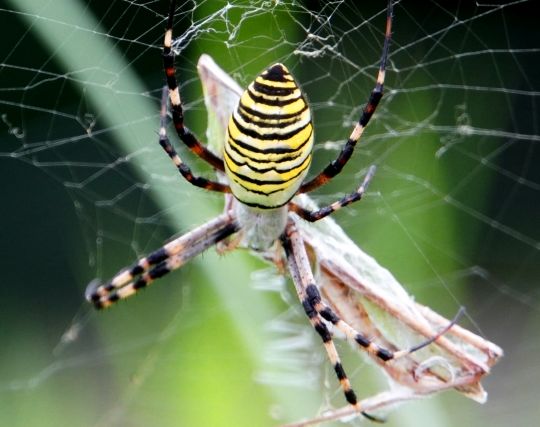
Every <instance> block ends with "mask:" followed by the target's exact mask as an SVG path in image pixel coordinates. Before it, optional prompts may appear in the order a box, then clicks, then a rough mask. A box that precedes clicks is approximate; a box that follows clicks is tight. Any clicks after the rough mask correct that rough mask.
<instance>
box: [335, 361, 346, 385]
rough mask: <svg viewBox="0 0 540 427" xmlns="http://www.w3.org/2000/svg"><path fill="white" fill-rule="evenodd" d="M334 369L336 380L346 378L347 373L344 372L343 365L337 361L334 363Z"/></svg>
mask: <svg viewBox="0 0 540 427" xmlns="http://www.w3.org/2000/svg"><path fill="white" fill-rule="evenodd" d="M334 371H336V375H337V377H338V380H340V381H341V380H344V379H345V378H347V374H346V373H345V370H344V369H343V365H342V364H341V363H339V362H337V363H336V364H335V365H334Z"/></svg>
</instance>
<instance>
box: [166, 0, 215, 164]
mask: <svg viewBox="0 0 540 427" xmlns="http://www.w3.org/2000/svg"><path fill="white" fill-rule="evenodd" d="M175 9H176V1H175V0H171V3H170V8H169V17H168V19H167V28H166V30H165V38H164V41H163V68H164V70H165V77H166V79H167V87H168V88H169V97H170V99H171V112H172V119H173V123H174V128H175V129H176V133H177V134H178V137H179V138H180V139H181V140H182V142H183V143H184V144H186V146H187V147H188V148H189V149H190V150H191V151H192V152H193V153H194V154H196V155H197V156H199V157H200V158H201V159H203V160H205V161H206V162H207V163H209V164H210V165H212V166H213V167H214V168H215V169H217V170H219V171H222V172H223V171H224V170H225V167H224V165H223V160H222V159H220V158H219V157H218V156H216V155H215V154H214V153H212V152H211V151H210V150H209V149H208V148H206V147H205V146H204V145H203V144H202V143H201V141H199V140H198V139H197V137H196V136H195V135H193V133H192V132H191V131H190V130H189V129H188V128H187V127H186V126H185V125H184V111H183V108H182V100H181V98H180V90H179V88H178V82H177V80H176V69H175V66H174V58H175V55H174V52H173V50H172V39H173V23H174V12H175Z"/></svg>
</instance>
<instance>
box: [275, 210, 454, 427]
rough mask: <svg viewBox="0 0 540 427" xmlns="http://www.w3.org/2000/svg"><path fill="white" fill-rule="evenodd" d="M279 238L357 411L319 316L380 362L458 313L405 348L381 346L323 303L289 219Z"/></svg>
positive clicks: (400, 353)
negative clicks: (393, 349) (389, 348)
mask: <svg viewBox="0 0 540 427" xmlns="http://www.w3.org/2000/svg"><path fill="white" fill-rule="evenodd" d="M281 242H282V245H283V248H284V249H285V254H286V257H287V263H288V267H289V271H290V274H291V277H292V279H293V282H294V284H295V288H296V291H297V293H298V296H299V298H300V300H301V302H302V305H303V307H304V310H305V312H306V314H307V316H308V317H309V319H310V322H311V324H312V325H313V327H314V328H315V330H316V331H317V333H318V334H319V335H320V336H321V338H322V340H323V343H324V345H325V348H326V351H327V353H328V357H329V359H330V361H331V363H332V364H333V366H334V370H335V372H336V375H337V377H338V380H339V382H340V384H341V387H342V389H343V392H344V394H345V398H346V400H347V402H348V403H350V404H351V405H352V406H353V407H354V408H355V409H356V410H357V411H361V407H359V404H358V400H357V398H356V394H355V393H354V391H353V390H352V388H351V385H350V381H349V380H348V378H347V376H346V374H345V371H344V369H343V366H342V365H341V361H340V359H339V355H338V354H337V351H336V348H335V345H334V344H333V341H332V336H331V333H330V331H329V330H328V327H327V326H326V324H325V323H324V322H323V321H322V319H324V320H326V321H327V322H329V323H331V324H333V325H334V326H335V327H336V328H337V329H339V330H340V331H342V332H343V333H344V334H345V336H346V337H347V339H348V340H349V341H350V342H355V343H356V344H357V345H358V346H359V348H360V349H362V350H364V351H367V352H368V353H370V354H372V355H374V356H376V357H377V358H379V359H381V360H382V361H384V362H388V361H390V360H396V359H399V358H402V357H405V356H407V355H410V354H411V353H414V352H416V351H418V350H420V349H422V348H424V347H426V346H428V345H430V344H432V343H433V342H435V341H436V340H437V339H438V338H440V337H441V336H442V335H444V334H446V332H448V330H449V329H450V328H451V327H452V326H453V325H454V324H455V323H456V322H457V320H458V318H459V316H460V315H461V314H462V309H460V311H459V312H458V314H457V315H456V317H455V318H454V319H453V320H452V321H451V322H449V324H448V325H447V326H446V327H445V328H444V329H443V330H441V331H439V332H438V333H436V334H434V335H433V336H432V337H430V338H428V339H427V340H425V341H423V342H421V343H419V344H418V345H415V346H413V347H411V348H409V349H406V350H397V351H391V350H388V349H385V348H383V347H380V346H379V345H377V344H376V343H374V342H373V341H371V340H370V339H369V338H368V337H366V336H364V335H362V334H361V333H359V332H358V331H356V330H355V329H354V328H353V327H352V326H351V325H349V324H348V323H347V322H345V321H344V320H343V319H341V318H340V317H339V316H338V315H337V314H336V313H335V312H334V311H333V310H332V309H331V308H330V307H329V306H328V305H327V304H325V303H324V301H323V300H322V298H321V295H320V292H319V290H318V288H317V285H316V284H315V279H314V277H313V273H312V270H311V266H310V263H309V259H308V256H307V253H306V249H305V246H304V242H303V240H302V237H301V236H300V234H299V232H298V230H297V228H296V225H295V224H294V221H293V220H289V222H288V224H287V228H286V230H285V232H284V233H283V235H282V237H281ZM362 414H363V415H364V416H366V417H367V418H370V419H372V420H378V419H377V418H375V417H373V416H371V415H369V414H366V413H364V412H362Z"/></svg>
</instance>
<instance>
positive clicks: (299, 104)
mask: <svg viewBox="0 0 540 427" xmlns="http://www.w3.org/2000/svg"><path fill="white" fill-rule="evenodd" d="M240 102H241V104H242V105H243V106H244V107H247V108H251V109H252V110H255V111H258V112H260V113H263V114H297V113H299V112H300V111H301V110H302V109H303V108H304V107H305V105H306V103H305V101H304V100H303V99H302V98H300V99H298V100H297V101H295V102H292V103H290V104H287V105H285V106H274V105H266V104H260V103H256V102H255V101H253V100H252V99H251V97H250V96H249V94H248V92H247V91H245V92H244V93H243V95H242V98H240Z"/></svg>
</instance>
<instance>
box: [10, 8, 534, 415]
mask: <svg viewBox="0 0 540 427" xmlns="http://www.w3.org/2000/svg"><path fill="white" fill-rule="evenodd" d="M356 3H357V2H352V1H350V2H348V1H333V2H315V1H314V2H291V1H250V2H248V1H246V2H228V3H227V2H221V1H213V2H209V1H206V2H204V1H202V2H198V1H197V2H186V4H184V5H182V6H181V7H180V8H179V9H178V14H177V23H176V25H175V36H176V37H178V39H177V48H178V51H179V57H178V59H177V61H176V62H177V67H178V75H179V78H180V81H181V82H182V97H183V99H184V100H185V102H186V111H187V112H186V120H187V124H188V125H189V126H190V127H191V128H192V129H193V130H194V131H195V132H196V133H197V134H198V135H200V136H204V134H205V127H206V112H205V108H204V103H203V100H202V94H201V88H200V82H199V79H198V77H197V74H196V63H197V59H198V57H199V56H200V54H202V53H208V54H210V55H211V56H212V57H213V58H214V59H215V60H216V62H217V63H218V64H219V65H220V66H221V67H223V68H224V69H225V70H227V72H229V73H230V74H231V75H232V76H233V77H234V78H235V79H236V80H237V81H238V82H239V83H240V85H241V86H246V85H247V84H248V83H249V82H250V81H251V80H252V79H253V77H254V76H255V75H256V74H257V73H258V72H260V71H261V70H262V69H263V68H264V67H266V66H268V64H271V63H273V62H277V61H280V62H283V63H285V64H287V66H288V67H289V68H290V69H291V71H292V72H293V73H294V75H295V76H296V78H297V80H298V81H299V82H300V83H301V85H302V88H303V90H304V91H305V93H306V94H307V97H308V99H309V102H310V105H311V106H312V108H313V113H314V121H315V128H316V141H317V145H316V149H315V157H314V165H313V166H312V171H316V170H319V169H320V168H322V167H324V165H326V163H327V162H329V161H330V160H331V159H333V158H335V156H336V155H337V152H338V150H339V149H340V147H341V145H342V143H343V141H344V140H345V138H346V137H347V136H348V134H349V133H350V130H351V128H352V126H353V123H354V121H355V120H356V119H357V117H358V115H359V112H360V108H361V106H362V104H363V103H364V102H365V101H366V100H367V97H368V95H369V92H370V90H371V89H372V87H373V85H374V79H375V76H376V72H377V66H378V59H379V56H380V53H381V48H382V40H383V31H384V15H385V5H384V4H383V3H384V2H362V3H361V4H359V5H356ZM167 8H168V6H167V2H166V1H159V2H158V1H151V2H141V1H124V0H114V1H112V2H97V1H94V2H89V1H80V2H69V1H54V2H53V1H48V2H33V1H31V0H17V1H3V2H0V16H1V17H2V24H3V25H2V40H3V41H2V45H1V48H0V117H1V123H0V165H1V166H0V173H1V174H2V182H3V185H2V194H3V200H4V202H3V207H2V209H0V214H1V216H2V222H1V224H2V240H1V241H2V258H1V259H2V261H3V268H2V272H3V283H2V287H1V291H0V292H2V294H1V296H0V301H1V302H0V307H1V308H0V324H1V325H3V327H2V328H0V331H1V332H2V338H3V339H2V343H3V346H2V347H3V349H2V351H1V352H0V358H1V363H0V393H1V394H2V396H1V400H0V401H1V402H2V403H0V421H1V424H2V425H4V424H5V425H12V426H17V425H21V426H22V425H24V426H28V425H39V426H47V425H51V426H52V425H55V426H57V425H75V426H139V425H140V426H147V425H160V426H169V425H171V426H172V425H175V426H177V425H189V426H190V425H209V426H219V425H226V426H227V425H236V426H240V425H249V426H253V425H275V424H277V423H279V422H283V421H290V420H296V419H299V418H302V417H308V416H310V415H315V414H316V413H317V412H318V411H319V410H321V409H324V408H328V407H329V406H330V405H335V406H339V405H342V396H341V392H340V390H339V388H338V387H337V386H336V381H335V378H334V376H333V375H334V374H333V372H331V368H330V367H329V366H328V364H327V362H326V360H325V358H324V352H323V350H322V347H321V346H320V343H319V342H318V341H317V339H316V337H314V334H313V332H312V331H311V329H310V328H309V327H308V326H307V322H306V321H305V319H304V317H303V315H302V313H301V308H300V307H299V304H298V303H297V301H296V297H295V296H294V295H293V294H292V293H291V291H290V289H289V286H290V285H289V284H287V282H286V281H285V280H284V279H283V278H281V276H279V275H278V274H277V273H276V272H274V271H273V270H268V266H266V265H264V264H262V263H261V262H260V261H258V260H256V259H254V258H253V257H251V256H250V255H249V254H247V253H243V252H234V253H230V254H227V255H226V256H224V257H217V256H216V255H215V253H214V251H209V252H208V253H205V254H204V255H203V256H202V257H200V258H199V259H198V261H196V262H193V263H191V264H189V265H188V266H186V267H185V268H183V269H182V271H180V272H176V273H175V274H172V275H171V276H172V277H168V278H165V279H163V281H161V283H160V284H159V285H157V286H156V287H155V288H153V289H151V290H149V291H147V292H145V293H144V296H139V297H137V298H133V299H132V300H130V301H129V302H126V303H123V304H119V305H118V307H115V308H114V309H113V310H110V311H107V312H104V313H97V314H96V313H93V312H92V311H91V310H90V308H88V307H87V304H86V302H84V301H83V293H84V289H85V287H86V285H87V283H88V282H89V281H90V280H92V279H93V278H95V277H101V278H108V277H111V276H112V275H113V274H114V273H115V272H116V271H118V269H119V268H121V267H122V266H125V265H128V264H130V263H131V262H133V260H134V259H135V258H136V257H137V256H140V255H143V254H145V253H147V252H148V251H150V250H152V249H155V248H157V247H159V246H160V245H161V244H162V243H163V241H164V240H165V239H168V238H169V237H170V236H171V234H174V233H180V232H185V231H186V230H189V229H191V228H193V227H194V226H196V225H198V224H201V223H202V222H204V221H206V220H207V219H209V218H211V217H213V216H214V215H216V214H217V213H218V212H219V211H220V210H221V208H222V199H221V198H220V197H219V196H216V195H213V194H208V193H205V192H202V191H199V190H197V189H194V188H192V187H191V186H190V185H189V184H187V183H185V182H183V181H182V180H181V179H180V178H179V177H178V176H177V172H176V171H175V170H174V168H173V167H172V166H171V164H170V162H169V160H168V159H167V158H166V156H165V155H164V154H163V153H162V151H161V150H160V148H159V146H158V144H157V128H158V122H159V97H160V91H161V86H162V85H163V82H164V79H163V73H162V70H161V59H160V48H161V43H162V37H163V29H164V19H165V14H166V12H167ZM535 12H536V10H535V8H534V5H533V2H532V1H514V2H503V3H497V2H495V3H491V2H476V3H474V2H471V1H463V2H433V1H432V2H427V3H426V2H421V3H420V2H413V1H410V0H405V1H401V2H398V3H397V5H396V6H395V21H394V34H393V41H392V45H391V52H390V56H389V63H388V72H387V81H386V93H385V97H384V98H383V101H382V103H381V105H380V106H379V109H378V110H377V112H376V114H375V116H374V118H373V121H372V122H371V123H370V125H369V127H368V129H367V131H366V133H365V136H364V138H363V140H362V142H361V144H359V147H358V148H357V150H356V153H355V156H354V158H353V161H352V162H351V163H350V164H349V165H348V167H347V168H346V171H345V172H344V173H342V174H340V175H339V176H338V177H336V178H335V179H334V180H333V182H332V183H330V184H329V185H327V186H325V187H324V188H322V189H321V190H320V191H319V192H317V194H316V199H317V201H318V202H319V203H320V204H324V203H330V202H332V201H334V200H335V199H336V198H337V197H339V196H341V195H343V194H345V193H347V192H350V191H352V190H353V189H354V188H356V186H357V184H358V183H359V182H360V180H361V179H362V176H363V175H364V173H365V171H366V168H367V167H368V166H369V165H371V164H376V165H377V167H378V170H377V174H376V176H375V178H374V181H373V183H372V185H371V187H370V189H369V191H368V194H367V196H366V198H365V200H364V201H362V202H361V203H359V204H357V205H356V206H352V207H349V208H347V209H345V210H343V211H340V212H339V214H337V215H336V219H337V221H338V222H339V223H340V225H342V226H343V227H344V228H345V230H346V231H347V233H348V234H349V235H350V236H351V237H352V238H353V239H354V240H355V241H356V242H357V243H358V245H359V246H361V247H362V248H363V249H364V250H365V251H366V252H368V253H369V254H371V255H372V256H374V257H375V258H376V259H377V260H378V261H379V262H380V263H381V264H382V265H384V266H385V267H387V268H388V269H389V270H390V271H392V273H393V274H394V275H395V276H396V277H397V278H398V279H399V280H400V281H401V282H402V283H404V284H405V285H406V287H407V290H408V291H409V292H410V293H411V294H413V295H415V297H416V298H417V300H418V301H420V302H422V303H423V304H426V305H428V306H430V307H432V308H433V309H435V310H436V311H438V312H440V313H443V314H444V315H446V317H452V315H453V314H454V313H455V312H456V311H457V308H458V307H459V306H460V305H464V306H466V307H467V313H468V314H467V316H466V318H464V319H462V321H461V322H460V323H462V324H463V325H464V326H466V327H468V328H469V329H471V330H473V331H474V332H475V333H478V334H480V335H482V336H485V337H486V338H488V339H490V340H492V341H493V342H495V343H497V344H499V345H500V346H501V347H503V348H504V349H505V353H506V356H505V359H504V360H503V361H502V362H501V363H500V365H498V366H496V367H495V369H494V371H493V373H492V375H491V376H490V377H488V378H486V380H485V384H484V385H485V387H486V389H487V391H488V393H489V400H488V402H487V403H486V404H485V405H478V404H476V403H474V402H469V401H467V400H466V399H464V398H463V397H461V396H459V395H457V394H456V393H452V392H448V393H444V394H441V395H438V396H437V397H435V398H433V399H430V400H429V401H421V402H416V403H414V404H407V405H404V406H403V407H401V408H399V409H398V410H397V411H393V412H392V413H390V414H389V421H388V423H387V425H388V426H397V425H400V426H403V425H415V426H418V425H430V426H447V425H448V426H452V425H463V426H469V425H470V426H472V425H486V424H487V423H488V422H489V425H494V426H498V425H500V426H506V425H508V424H509V423H511V422H516V420H519V421H518V423H519V424H523V425H532V424H533V421H532V420H533V417H534V416H535V414H536V411H535V408H536V396H537V395H538V393H540V390H539V388H538V384H539V383H540V370H538V366H537V363H536V360H537V356H536V354H537V352H538V351H539V350H540V343H539V341H538V338H537V336H538V325H539V324H540V323H539V321H540V316H539V308H540V296H539V294H538V289H539V288H538V277H540V267H539V266H540V257H539V250H540V227H538V218H539V217H540V203H538V202H539V190H540V176H539V173H538V170H539V169H538V167H537V164H538V162H539V161H540V159H539V152H538V142H539V140H540V132H539V129H538V120H537V117H538V115H539V113H540V111H539V107H538V105H537V100H538V95H539V93H540V92H539V91H540V79H539V76H540V70H539V67H538V63H539V53H540V43H539V42H540V40H539V36H538V31H537V30H536V29H535V28H536V27H535V25H536V23H535V19H534V18H533V17H534V16H536V14H535ZM170 130H172V128H170ZM177 145H178V144H177ZM185 157H186V158H188V159H189V161H190V164H192V165H193V167H194V169H196V170H198V171H202V173H203V174H210V173H211V172H210V170H209V169H208V168H207V167H206V166H205V165H204V164H202V163H201V162H200V161H198V160H196V159H193V158H192V157H190V156H189V155H187V154H186V155H185ZM339 349H340V351H341V352H342V353H344V355H345V362H344V363H345V367H346V368H348V373H349V376H350V377H351V379H352V381H353V385H354V386H355V389H356V390H357V392H358V394H360V395H361V396H369V395H371V394H374V393H376V392H377V391H379V390H381V389H384V388H385V386H386V379H385V378H384V377H382V376H381V375H379V373H378V371H377V368H374V367H373V366H372V365H371V364H369V363H367V362H366V360H365V359H364V358H359V357H358V356H357V355H356V354H355V353H354V352H353V351H351V350H350V349H349V348H348V346H346V345H341V346H340V347H339ZM419 414H421V415H419ZM535 419H536V418H535ZM362 422H363V421H362V420H357V421H354V422H353V423H358V424H360V423H362Z"/></svg>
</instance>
